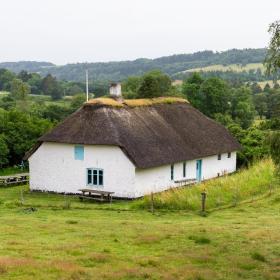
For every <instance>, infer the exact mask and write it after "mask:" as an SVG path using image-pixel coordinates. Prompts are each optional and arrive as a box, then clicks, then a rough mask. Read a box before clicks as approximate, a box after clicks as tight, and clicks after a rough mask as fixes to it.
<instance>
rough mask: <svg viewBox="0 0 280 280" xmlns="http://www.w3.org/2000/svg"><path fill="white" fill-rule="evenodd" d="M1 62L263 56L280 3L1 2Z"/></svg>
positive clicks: (214, 0) (203, 0)
mask: <svg viewBox="0 0 280 280" xmlns="http://www.w3.org/2000/svg"><path fill="white" fill-rule="evenodd" d="M0 1H1V5H0V61H18V60H37V61H50V62H54V63H56V64H65V63H69V62H96V61H111V60H131V59H136V58H139V57H147V58H155V57H160V56H164V55H171V54H179V53H191V52H196V51H200V50H205V49H207V50H214V51H221V50H226V49H231V48H259V47H265V46H267V44H268V39H269V36H268V34H267V28H268V25H269V23H271V22H273V21H275V20H277V19H280V0H211V1H210V0H44V1H43V0H24V1H23V0H0Z"/></svg>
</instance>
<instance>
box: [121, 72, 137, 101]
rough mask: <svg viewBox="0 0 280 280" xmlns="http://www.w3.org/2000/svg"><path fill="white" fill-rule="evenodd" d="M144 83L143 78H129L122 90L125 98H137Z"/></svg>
mask: <svg viewBox="0 0 280 280" xmlns="http://www.w3.org/2000/svg"><path fill="white" fill-rule="evenodd" d="M141 82H142V77H138V76H131V77H128V78H127V79H126V80H125V81H124V82H123V84H122V90H123V94H124V97H125V98H129V99H132V98H137V95H138V90H139V87H140V85H141Z"/></svg>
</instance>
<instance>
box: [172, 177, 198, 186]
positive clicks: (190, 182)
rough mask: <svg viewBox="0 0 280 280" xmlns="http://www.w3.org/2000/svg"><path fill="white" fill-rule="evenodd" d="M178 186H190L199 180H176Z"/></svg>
mask: <svg viewBox="0 0 280 280" xmlns="http://www.w3.org/2000/svg"><path fill="white" fill-rule="evenodd" d="M174 182H175V183H176V184H178V185H179V186H184V185H188V184H194V183H196V182H197V180H196V179H195V178H192V179H182V180H176V181H174Z"/></svg>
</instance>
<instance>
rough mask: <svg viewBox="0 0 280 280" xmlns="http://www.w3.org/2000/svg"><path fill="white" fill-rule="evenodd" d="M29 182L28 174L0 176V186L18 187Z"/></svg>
mask: <svg viewBox="0 0 280 280" xmlns="http://www.w3.org/2000/svg"><path fill="white" fill-rule="evenodd" d="M28 182H29V173H21V174H14V175H8V176H0V186H10V185H20V184H23V183H28Z"/></svg>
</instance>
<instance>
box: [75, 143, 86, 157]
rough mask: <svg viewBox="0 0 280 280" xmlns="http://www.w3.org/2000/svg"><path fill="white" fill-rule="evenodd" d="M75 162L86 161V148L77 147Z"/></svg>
mask: <svg viewBox="0 0 280 280" xmlns="http://www.w3.org/2000/svg"><path fill="white" fill-rule="evenodd" d="M74 153H75V160H84V146H75V152H74Z"/></svg>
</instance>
